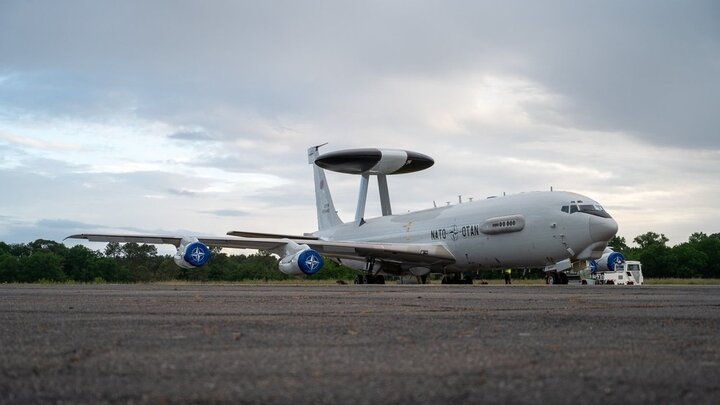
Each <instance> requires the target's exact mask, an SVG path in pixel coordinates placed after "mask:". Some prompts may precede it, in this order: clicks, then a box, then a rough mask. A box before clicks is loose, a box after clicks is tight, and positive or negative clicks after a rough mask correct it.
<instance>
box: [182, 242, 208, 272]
mask: <svg viewBox="0 0 720 405" xmlns="http://www.w3.org/2000/svg"><path fill="white" fill-rule="evenodd" d="M210 256H211V254H210V248H208V247H207V246H206V245H205V244H203V243H201V242H200V241H198V240H197V238H192V239H189V240H186V239H183V240H182V242H181V243H180V246H178V251H177V253H176V254H175V257H173V260H175V264H177V265H178V266H180V267H182V268H185V269H194V268H196V267H201V266H204V265H205V264H206V263H207V262H208V260H210Z"/></svg>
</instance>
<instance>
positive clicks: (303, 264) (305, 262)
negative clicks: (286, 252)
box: [297, 249, 325, 276]
mask: <svg viewBox="0 0 720 405" xmlns="http://www.w3.org/2000/svg"><path fill="white" fill-rule="evenodd" d="M324 264H325V261H324V260H323V258H322V256H320V253H318V252H316V251H314V250H312V249H307V250H304V251H302V252H300V255H298V261H297V265H298V267H299V268H300V270H301V271H302V272H303V273H305V274H307V275H308V276H309V275H311V274H315V273H317V272H318V271H320V269H322V267H323V265H324Z"/></svg>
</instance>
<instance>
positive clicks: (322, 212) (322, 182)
mask: <svg viewBox="0 0 720 405" xmlns="http://www.w3.org/2000/svg"><path fill="white" fill-rule="evenodd" d="M323 145H326V144H323ZM323 145H318V146H312V147H310V148H308V163H310V164H311V165H313V172H314V177H315V205H316V206H317V220H318V229H319V230H321V231H322V230H323V229H327V228H332V227H334V226H338V225H341V224H342V223H343V222H342V221H341V220H340V217H339V216H338V214H337V211H336V210H335V204H333V200H332V195H330V188H329V187H328V184H327V179H326V178H325V171H324V170H323V169H321V168H320V167H319V166H317V165H316V164H315V159H316V158H317V157H318V156H319V155H320V152H319V149H320V147H321V146H323Z"/></svg>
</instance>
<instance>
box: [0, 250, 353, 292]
mask: <svg viewBox="0 0 720 405" xmlns="http://www.w3.org/2000/svg"><path fill="white" fill-rule="evenodd" d="M212 251H213V254H212V257H211V259H210V261H209V262H208V263H207V264H206V265H205V266H203V267H199V268H194V269H184V268H181V267H178V266H177V265H176V264H175V261H174V260H173V257H172V256H170V255H158V253H157V248H155V246H153V245H145V244H137V243H125V244H119V243H117V242H111V243H108V244H107V246H106V248H105V251H104V252H100V251H95V250H91V249H88V248H87V247H85V246H82V245H75V246H73V247H71V248H68V247H67V246H65V245H64V244H62V243H58V242H55V241H51V240H44V239H38V240H36V241H34V242H30V243H27V244H10V245H9V244H6V243H3V242H0V283H13V282H20V283H32V282H38V281H51V282H64V281H76V282H113V283H134V282H147V281H170V280H192V281H243V280H266V281H270V280H286V279H290V278H291V276H288V275H286V274H284V273H282V272H281V271H280V270H278V265H277V262H278V260H277V258H276V257H275V256H272V255H270V254H269V253H267V252H258V253H256V254H252V255H242V254H241V255H228V254H226V253H223V252H221V251H220V249H212ZM355 274H356V272H355V271H353V270H351V269H349V268H346V267H343V266H339V265H337V264H335V263H333V262H330V261H328V260H326V261H325V267H323V269H322V270H321V271H320V272H319V273H317V274H315V275H313V276H312V278H313V279H333V280H335V279H344V280H349V279H352V278H353V277H355Z"/></svg>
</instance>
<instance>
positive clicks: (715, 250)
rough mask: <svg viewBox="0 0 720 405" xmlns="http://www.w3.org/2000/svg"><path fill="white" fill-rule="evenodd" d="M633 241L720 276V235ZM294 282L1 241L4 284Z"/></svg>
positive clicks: (346, 276)
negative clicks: (678, 241)
mask: <svg viewBox="0 0 720 405" xmlns="http://www.w3.org/2000/svg"><path fill="white" fill-rule="evenodd" d="M633 242H634V243H635V245H636V246H633V247H631V246H628V245H627V243H626V240H625V238H622V237H617V236H616V237H615V238H613V239H612V240H611V241H610V246H611V247H613V248H614V249H615V250H616V251H619V252H622V253H623V254H624V255H625V258H626V259H628V260H640V261H641V262H642V263H643V273H644V275H645V277H651V278H652V277H655V278H667V277H677V278H692V277H702V278H720V233H715V234H712V235H707V234H704V233H694V234H692V235H691V236H690V238H689V239H688V241H687V242H684V243H681V244H678V245H675V246H672V247H669V246H667V242H668V239H667V238H666V237H665V235H663V234H657V233H655V232H647V233H645V234H642V235H639V236H637V237H635V238H634V239H633ZM496 273H497V274H496ZM356 274H357V273H356V272H355V271H354V270H352V269H349V268H347V267H344V266H340V265H337V264H335V263H334V262H331V261H330V260H326V261H325V267H324V268H323V269H322V270H321V271H320V272H318V273H317V274H315V275H313V276H312V278H313V279H333V280H351V279H353V278H354V277H355V275H356ZM524 274H525V272H524ZM527 275H528V276H529V277H541V276H542V271H541V270H540V269H535V270H534V271H531V272H528V273H527ZM478 276H480V277H482V278H495V277H500V273H499V272H483V274H478ZM290 278H292V277H291V276H288V275H286V274H284V273H282V272H280V271H279V270H278V267H277V258H276V257H275V256H272V255H270V254H269V253H267V252H262V251H261V252H258V253H256V254H252V255H242V254H241V255H228V254H226V253H223V252H221V251H220V249H213V255H212V258H211V259H210V261H209V262H208V264H207V265H205V266H203V267H200V268H195V269H183V268H180V267H178V266H177V265H175V262H174V261H173V258H172V256H169V255H158V253H157V249H156V248H155V246H153V245H144V244H137V243H125V244H119V243H116V242H113V243H108V244H107V246H106V248H105V250H104V251H103V252H100V251H95V250H91V249H88V248H87V247H85V246H82V245H75V246H73V247H70V248H69V247H67V246H65V245H64V244H62V243H58V242H55V241H51V240H44V239H38V240H36V241H34V242H30V243H27V244H6V243H4V242H0V282H4V283H9V282H21V283H32V282H37V281H54V282H63V281H76V282H119V283H132V282H147V281H169V280H193V281H243V280H266V281H271V280H285V279H290Z"/></svg>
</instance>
